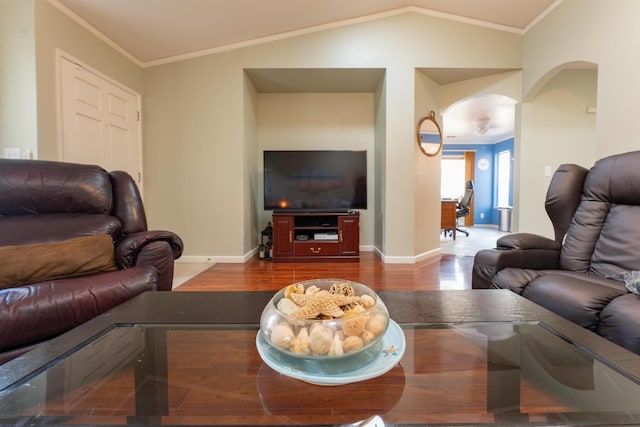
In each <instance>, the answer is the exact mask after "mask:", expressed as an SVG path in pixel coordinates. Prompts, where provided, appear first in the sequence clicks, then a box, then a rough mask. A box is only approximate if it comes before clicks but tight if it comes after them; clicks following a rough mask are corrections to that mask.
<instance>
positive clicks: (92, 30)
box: [47, 0, 144, 68]
mask: <svg viewBox="0 0 640 427" xmlns="http://www.w3.org/2000/svg"><path fill="white" fill-rule="evenodd" d="M47 2H48V3H49V4H50V5H51V6H53V7H55V8H56V9H58V10H59V11H60V12H62V13H64V14H65V15H67V16H68V17H69V18H71V19H72V20H74V21H75V22H76V23H77V24H79V25H80V26H81V27H82V28H84V29H85V30H87V31H89V32H90V33H91V34H93V35H94V36H96V37H97V38H98V39H99V40H100V41H102V42H104V43H106V44H107V45H108V46H109V47H111V48H112V49H114V50H116V51H117V52H118V53H120V54H121V55H123V56H124V57H125V58H127V59H128V60H130V61H131V62H133V63H134V64H136V65H137V66H138V67H141V68H143V67H144V63H143V62H142V61H140V60H139V59H138V58H136V57H135V56H133V55H132V54H131V53H129V51H127V50H126V49H124V48H123V47H122V46H120V45H119V44H117V43H116V42H114V41H113V40H111V39H110V38H109V37H107V35H106V34H104V33H103V32H102V31H100V30H98V29H97V28H96V27H94V26H93V25H91V24H90V23H89V22H87V21H86V20H85V19H84V18H82V17H81V16H79V15H78V14H77V13H75V12H74V11H73V10H71V9H69V8H68V7H67V6H65V5H63V4H62V3H60V2H59V1H58V0H47Z"/></svg>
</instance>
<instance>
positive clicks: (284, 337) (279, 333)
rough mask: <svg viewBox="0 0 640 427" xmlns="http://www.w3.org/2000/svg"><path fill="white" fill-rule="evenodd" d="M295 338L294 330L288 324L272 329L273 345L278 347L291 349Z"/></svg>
mask: <svg viewBox="0 0 640 427" xmlns="http://www.w3.org/2000/svg"><path fill="white" fill-rule="evenodd" d="M294 338H295V335H293V330H292V329H291V327H290V326H289V325H287V324H286V323H281V324H279V325H276V326H274V327H273V329H271V343H272V344H273V345H275V346H276V347H280V348H285V349H286V348H289V347H290V346H291V343H292V341H293V339H294Z"/></svg>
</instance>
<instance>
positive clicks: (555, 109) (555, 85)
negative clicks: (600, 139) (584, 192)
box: [514, 70, 598, 238]
mask: <svg viewBox="0 0 640 427" xmlns="http://www.w3.org/2000/svg"><path fill="white" fill-rule="evenodd" d="M597 79H598V71H597V70H565V71H561V72H560V73H558V74H556V75H555V76H554V77H553V78H552V79H551V80H549V81H547V82H546V84H545V85H544V86H543V87H542V88H541V89H540V90H539V91H538V92H537V96H536V97H535V98H534V99H532V100H531V101H529V102H525V103H523V104H522V105H521V113H520V116H521V120H522V122H523V123H526V124H527V125H526V126H525V127H524V128H523V130H522V134H521V135H520V138H521V143H520V144H519V146H518V148H517V150H516V152H517V161H516V164H517V167H518V170H519V191H518V195H517V199H516V203H514V205H515V207H514V209H515V212H517V213H518V219H519V221H520V223H519V229H520V230H521V231H527V232H530V233H537V234H541V235H543V236H547V237H549V238H553V237H554V234H553V227H552V225H551V221H550V220H549V218H548V216H547V214H546V211H545V209H544V200H545V196H546V193H547V187H548V185H549V182H550V181H551V177H550V176H545V174H544V169H545V167H546V166H549V167H550V169H551V170H552V171H555V170H556V169H557V167H558V166H560V165H561V164H563V163H575V164H579V165H581V166H584V167H587V168H588V167H591V166H592V165H593V163H594V161H595V160H596V147H597V138H596V136H597V135H596V115H595V114H589V113H587V107H590V106H595V105H596V91H597ZM514 197H515V195H514Z"/></svg>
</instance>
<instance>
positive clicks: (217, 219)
mask: <svg viewBox="0 0 640 427" xmlns="http://www.w3.org/2000/svg"><path fill="white" fill-rule="evenodd" d="M425 40H438V43H425V42H424V41H425ZM520 49H521V36H519V35H517V34H513V33H505V32H501V31H497V30H492V29H487V28H484V27H479V26H473V25H467V24H462V23H457V22H452V21H446V20H442V19H438V18H434V17H430V16H423V15H420V14H414V13H409V14H404V15H399V16H395V17H391V18H385V19H381V20H379V21H373V22H368V23H361V24H357V25H351V26H348V27H342V28H335V29H331V30H327V31H322V32H318V33H313V34H308V35H304V36H300V37H295V38H290V39H286V40H281V41H277V42H272V43H267V44H263V45H258V46H253V47H247V48H243V49H238V50H234V51H230V52H224V53H218V54H213V55H208V56H204V57H201V58H196V59H191V60H186V61H181V62H178V63H171V64H165V65H159V66H155V67H151V68H147V69H145V71H144V84H145V88H144V93H145V104H144V107H145V111H146V121H145V123H144V136H145V159H146V160H147V162H148V164H147V163H146V164H145V166H146V182H147V184H146V188H145V191H146V194H147V199H148V200H149V207H150V209H152V210H153V211H155V212H159V215H160V219H159V221H160V222H161V223H163V224H169V226H170V227H171V229H174V230H176V231H178V232H179V233H180V234H181V236H182V237H183V239H185V242H186V246H185V255H186V256H196V257H197V256H212V257H215V258H218V257H224V256H230V257H235V258H236V259H239V260H241V259H244V258H246V255H247V249H248V248H247V247H246V245H245V244H243V241H245V240H246V239H244V236H246V234H247V229H248V228H247V227H249V228H254V229H256V230H260V229H262V228H263V227H264V225H265V224H264V217H262V218H260V221H258V223H252V222H254V220H253V219H252V216H251V214H250V212H248V211H249V210H250V208H249V207H248V206H249V205H247V201H246V200H245V199H244V198H243V194H244V193H245V188H246V187H245V185H244V184H243V182H245V177H248V176H256V172H255V171H251V170H246V169H245V167H243V166H244V165H246V164H247V163H246V162H245V161H244V160H243V154H242V153H243V148H242V144H243V143H250V141H251V138H250V137H247V136H246V135H244V132H245V129H246V126H247V123H246V122H245V119H244V118H243V115H244V114H245V108H246V106H243V99H244V97H243V94H242V91H243V90H244V89H243V88H244V87H245V86H244V83H243V82H244V80H243V79H244V77H243V76H244V72H243V70H244V69H249V68H344V67H348V68H384V69H386V75H385V81H384V86H383V90H384V93H377V94H376V95H375V100H370V101H369V106H368V107H367V108H368V109H369V111H368V112H367V114H369V117H370V119H369V120H370V123H371V122H374V124H373V130H371V129H370V131H371V132H372V136H371V137H370V138H371V140H370V142H369V144H373V145H372V146H371V147H372V151H374V152H375V156H374V159H373V161H372V164H375V165H376V171H375V176H373V177H371V179H373V183H372V186H373V188H372V189H371V190H372V192H373V193H372V196H373V197H375V201H374V203H373V204H372V205H374V206H379V207H380V208H379V210H377V211H374V212H366V213H365V214H363V217H364V231H365V232H364V233H363V239H364V240H363V241H362V243H363V244H365V245H367V244H372V245H375V246H376V247H377V248H378V250H380V251H381V252H383V253H384V255H385V257H386V258H387V259H388V260H390V261H394V260H395V261H403V260H409V261H411V260H414V259H415V256H416V255H417V253H416V247H417V246H416V237H415V230H414V225H415V217H416V215H418V214H419V215H423V214H424V213H423V212H416V203H415V194H416V188H415V185H416V176H415V174H416V171H415V168H414V161H415V154H416V152H415V148H416V147H415V138H414V133H415V121H414V120H415V101H414V98H415V69H416V68H419V67H428V66H439V67H441V66H456V67H458V66H459V67H499V68H518V67H519V66H520V65H521V64H520V59H521V55H522V52H521V50H520ZM263 96H264V94H258V99H259V101H258V104H260V98H262V97H263ZM381 119H383V120H384V122H383V123H381V122H380V120H381ZM262 132H263V129H262V128H261V126H258V133H259V134H262ZM374 146H375V149H373V147H374ZM152 147H153V148H152ZM372 154H373V153H372ZM149 165H150V166H149ZM161 165H168V166H169V168H170V169H171V170H174V171H179V174H173V175H171V174H167V173H165V171H164V169H163V167H162V166H161ZM378 165H379V166H380V167H379V168H378V167H377V166H378ZM176 175H179V176H176ZM258 176H259V173H258ZM150 181H151V182H152V183H154V184H150ZM176 181H179V182H180V184H178V183H177V182H176ZM433 185H434V186H435V187H438V186H439V180H438V181H437V182H434V183H433ZM187 186H189V190H187ZM254 191H256V192H257V194H256V196H255V197H257V198H258V199H261V188H257V189H256V188H254ZM159 192H162V194H163V195H166V197H162V198H161V197H159V196H158V194H159ZM432 197H434V198H435V200H436V201H435V203H437V200H439V194H437V195H436V194H435V193H434V195H433V196H432ZM256 203H260V202H256ZM176 205H177V206H176ZM258 211H259V209H258ZM436 227H437V226H436ZM434 230H435V228H434ZM433 233H434V235H435V236H437V234H438V231H437V230H435V231H433ZM253 244H254V245H255V244H257V241H254V242H253ZM434 246H435V247H432V248H427V247H425V248H424V249H421V252H420V253H422V252H426V251H429V250H432V249H437V247H438V246H439V243H434Z"/></svg>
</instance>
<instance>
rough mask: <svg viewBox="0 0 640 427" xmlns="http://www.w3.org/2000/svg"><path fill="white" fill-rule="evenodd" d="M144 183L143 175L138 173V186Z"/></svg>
mask: <svg viewBox="0 0 640 427" xmlns="http://www.w3.org/2000/svg"><path fill="white" fill-rule="evenodd" d="M141 182H142V175H140V172H138V184H139V183H141Z"/></svg>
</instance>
